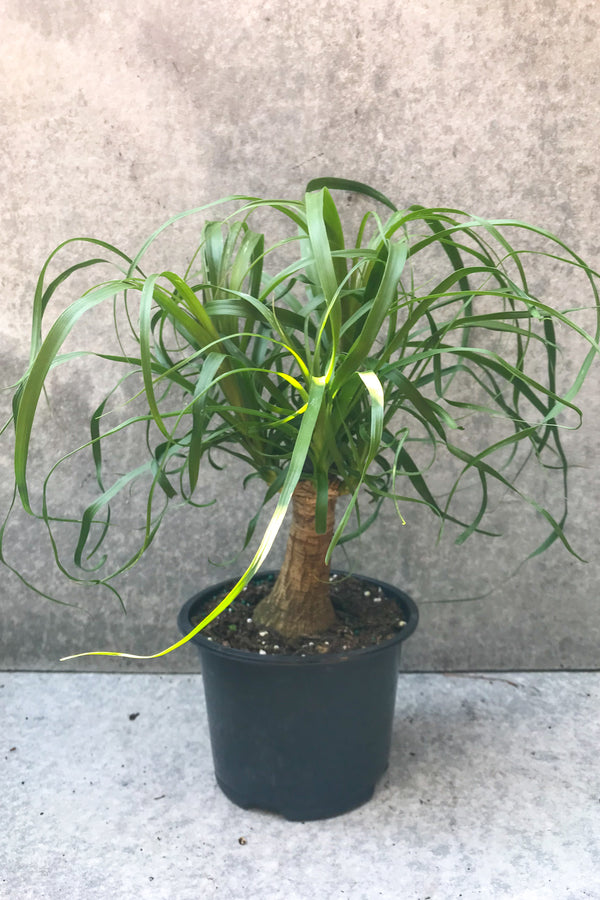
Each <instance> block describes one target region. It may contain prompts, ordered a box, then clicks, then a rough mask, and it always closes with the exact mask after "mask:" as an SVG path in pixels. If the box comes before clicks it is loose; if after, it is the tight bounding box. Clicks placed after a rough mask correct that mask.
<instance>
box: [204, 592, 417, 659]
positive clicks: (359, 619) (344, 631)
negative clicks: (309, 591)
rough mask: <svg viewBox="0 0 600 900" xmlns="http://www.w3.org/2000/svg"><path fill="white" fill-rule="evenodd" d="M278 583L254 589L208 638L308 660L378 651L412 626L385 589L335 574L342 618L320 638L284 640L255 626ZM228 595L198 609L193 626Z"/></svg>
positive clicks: (336, 602)
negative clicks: (254, 618)
mask: <svg viewBox="0 0 600 900" xmlns="http://www.w3.org/2000/svg"><path fill="white" fill-rule="evenodd" d="M272 584H273V577H272V576H271V577H267V578H266V579H263V580H261V581H258V582H253V583H251V584H249V585H248V586H247V587H246V588H244V590H243V591H242V593H241V594H240V595H239V596H238V597H237V598H236V599H235V600H234V601H233V603H232V604H231V605H230V606H229V607H227V609H226V610H224V611H223V612H222V613H221V614H220V615H219V616H218V617H217V618H216V619H215V620H214V621H213V622H211V623H210V624H209V625H207V626H206V627H205V628H204V629H203V631H202V634H203V635H204V637H206V638H208V640H214V641H218V642H219V643H220V644H222V645H223V646H225V647H233V648H234V649H237V650H250V651H253V652H255V653H261V654H265V653H266V654H286V655H295V656H307V655H310V654H314V653H319V654H321V653H344V652H345V651H347V650H357V649H361V648H367V647H372V646H373V645H375V644H380V643H382V641H386V640H389V638H391V637H394V636H395V635H396V634H397V633H398V632H399V631H401V630H402V628H404V626H405V625H406V622H405V620H404V618H403V614H402V611H401V610H400V608H399V607H398V604H397V602H396V600H395V599H394V598H393V597H391V596H389V595H387V594H386V593H385V592H384V591H383V590H382V589H381V588H380V587H379V586H376V585H373V584H372V583H371V582H367V581H362V580H361V579H360V578H355V577H353V576H352V577H340V576H337V575H332V576H331V589H330V596H331V602H332V604H333V607H334V609H335V611H336V614H337V620H338V621H337V622H336V624H335V625H334V626H333V627H332V628H331V629H329V630H328V631H325V632H321V633H320V634H318V635H306V636H302V637H298V638H292V639H289V638H284V637H283V636H282V635H281V634H279V633H278V632H276V631H272V630H270V629H268V628H266V627H265V626H263V625H260V626H259V625H255V624H254V622H253V621H252V610H253V609H254V607H255V606H256V604H257V603H258V602H259V600H261V599H262V598H263V597H264V596H265V595H266V594H267V593H268V592H269V590H270V589H271V586H272ZM224 596H225V593H224V592H223V593H221V594H215V595H214V596H213V597H211V598H210V599H208V600H206V601H205V602H204V603H203V605H202V607H200V608H199V609H197V610H195V615H194V616H192V623H193V624H194V625H197V624H198V622H200V621H201V619H202V617H203V616H204V615H206V614H207V613H208V612H210V610H211V609H214V607H215V606H216V605H217V602H218V601H219V600H222V599H223V597H224Z"/></svg>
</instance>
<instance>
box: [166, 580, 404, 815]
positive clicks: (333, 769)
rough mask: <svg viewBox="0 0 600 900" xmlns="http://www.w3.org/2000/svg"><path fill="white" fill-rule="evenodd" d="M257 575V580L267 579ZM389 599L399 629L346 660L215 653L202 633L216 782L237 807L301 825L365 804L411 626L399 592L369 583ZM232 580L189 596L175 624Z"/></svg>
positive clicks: (376, 774) (385, 755)
mask: <svg viewBox="0 0 600 900" xmlns="http://www.w3.org/2000/svg"><path fill="white" fill-rule="evenodd" d="M273 577H274V573H272V572H264V573H261V574H260V575H259V576H257V580H261V581H262V580H264V579H265V578H273ZM360 577H361V579H362V580H364V581H367V582H369V583H371V584H372V585H373V586H375V587H377V586H381V588H382V589H383V590H384V591H385V592H386V593H389V594H391V595H392V596H393V597H394V598H395V599H396V602H397V603H398V606H399V608H400V610H401V613H402V617H403V618H404V620H405V621H406V626H405V627H404V628H403V629H402V630H401V631H399V632H398V634H397V635H395V636H394V637H393V638H391V639H390V640H387V641H385V642H384V643H382V644H379V645H378V646H374V647H372V648H368V649H364V650H353V651H351V652H349V653H347V654H341V653H340V654H331V655H329V654H325V655H314V656H305V657H297V656H284V655H281V656H272V655H271V656H269V655H260V654H258V653H252V652H249V651H245V650H234V649H231V648H229V647H223V646H221V645H220V644H218V643H217V642H215V641H209V640H208V639H207V638H206V637H204V636H203V635H202V633H200V634H198V635H196V636H195V637H194V638H192V640H193V642H194V643H195V644H196V645H197V646H198V647H199V650H200V658H201V664H202V674H203V681H204V691H205V695H206V707H207V712H208V723H209V728H210V738H211V744H212V752H213V760H214V767H215V775H216V778H217V782H218V784H219V786H220V787H221V789H222V790H223V791H224V793H225V794H226V795H227V797H229V799H230V800H232V801H233V802H234V803H235V804H237V805H238V806H241V807H243V808H245V809H248V808H258V809H263V810H269V811H272V812H277V813H280V814H281V815H283V816H285V818H286V819H290V820H294V821H307V820H310V819H324V818H329V817H331V816H337V815H340V814H341V813H344V812H348V811H349V810H351V809H354V808H355V807H357V806H360V805H361V804H362V803H365V802H366V801H367V800H368V799H369V798H370V797H371V796H372V794H373V791H374V789H375V784H376V782H377V781H378V779H379V778H380V777H381V775H382V774H383V773H384V772H385V770H386V769H387V766H388V760H389V752H390V742H391V734H392V721H393V714H394V702H395V696H396V685H397V678H398V660H399V655H400V646H401V643H402V641H404V640H406V638H407V637H409V636H410V635H411V634H412V633H413V631H414V630H415V628H416V627H417V622H418V611H417V607H416V606H415V604H414V602H413V601H412V600H411V598H410V597H409V596H408V595H407V594H405V593H403V591H400V590H398V589H397V588H394V587H392V586H391V585H388V584H384V583H383V582H380V581H377V580H376V579H373V578H365V577H364V576H362V575H361V576H360ZM234 584H235V579H232V580H230V581H228V582H223V583H222V584H219V585H216V586H214V587H211V588H208V589H206V590H204V591H202V592H201V593H199V594H196V595H195V596H194V597H192V598H191V600H188V602H187V603H186V604H185V605H184V606H183V608H182V610H181V612H180V614H179V618H178V624H179V628H180V630H181V631H182V633H183V634H188V633H189V632H190V631H191V630H192V624H191V619H192V617H193V616H194V614H195V613H196V611H197V610H198V608H199V607H200V606H201V605H202V603H203V602H204V601H205V600H206V599H207V598H209V597H211V596H215V595H216V593H217V592H220V591H224V590H227V589H228V588H229V587H232V586H233V585H234Z"/></svg>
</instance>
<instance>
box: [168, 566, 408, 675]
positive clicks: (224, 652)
mask: <svg viewBox="0 0 600 900" xmlns="http://www.w3.org/2000/svg"><path fill="white" fill-rule="evenodd" d="M277 574H278V572H277V570H274V569H268V570H266V571H262V572H259V573H258V574H257V575H255V576H254V578H253V579H252V581H253V582H256V581H265V580H267V579H269V578H275V576H276V575H277ZM331 574H332V575H354V573H349V572H342V571H340V570H339V569H332V570H331ZM354 577H356V578H360V579H361V581H366V582H368V583H370V584H373V585H376V586H377V587H381V588H382V590H384V591H385V592H386V593H390V594H392V595H394V597H395V599H396V601H397V602H398V604H399V606H400V608H401V610H402V613H403V615H404V618H405V620H406V625H405V626H404V627H403V628H402V630H401V631H399V632H398V633H397V634H395V635H393V637H391V638H388V639H387V640H386V641H382V642H381V643H380V644H374V645H373V646H372V647H361V648H358V649H354V650H348V651H347V652H342V653H325V654H316V653H315V654H308V655H306V656H300V655H298V654H291V653H278V654H264V655H262V654H260V653H257V652H256V651H254V650H239V649H237V648H235V647H224V646H223V644H220V643H219V642H218V641H212V640H209V639H208V638H207V637H204V636H203V635H202V634H201V633H198V634H196V635H194V637H193V638H190V642H191V643H193V644H195V645H196V646H197V647H199V648H200V649H202V650H208V651H210V652H212V653H217V654H219V655H220V656H228V657H230V658H231V659H236V660H238V661H240V662H247V663H251V664H257V663H258V664H260V665H303V666H304V665H327V664H328V663H340V662H344V661H347V660H349V659H357V658H359V657H360V656H365V655H367V654H372V653H378V652H380V651H381V652H383V651H385V650H389V649H390V648H391V647H393V646H394V645H399V644H401V643H402V642H403V641H405V640H406V639H407V638H409V637H410V636H411V634H412V633H413V632H414V630H415V629H416V627H417V625H418V622H419V610H418V608H417V605H416V603H415V602H414V600H413V599H412V597H410V596H409V595H408V594H406V593H405V592H404V591H403V590H401V589H400V588H397V587H395V586H394V585H392V584H388V583H387V582H385V581H380V580H379V579H378V578H374V577H371V576H369V575H358V574H356V575H354ZM236 581H237V578H235V577H234V578H228V579H226V580H225V581H221V582H219V583H218V584H215V585H209V586H208V587H206V588H204V589H203V590H201V591H198V593H196V594H194V595H193V596H192V597H190V599H189V600H187V601H186V602H185V603H184V604H183V606H182V608H181V610H180V611H179V615H178V617H177V625H178V627H179V630H180V632H181V633H182V634H184V635H187V634H189V633H190V631H192V628H193V626H192V624H191V622H190V615H191V613H192V610H193V608H194V606H195V605H196V604H197V603H198V602H199V601H200V600H204V599H205V598H206V597H207V595H210V594H217V593H220V592H222V591H223V590H226V589H227V588H228V587H231V586H233V585H234V584H235V583H236Z"/></svg>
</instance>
